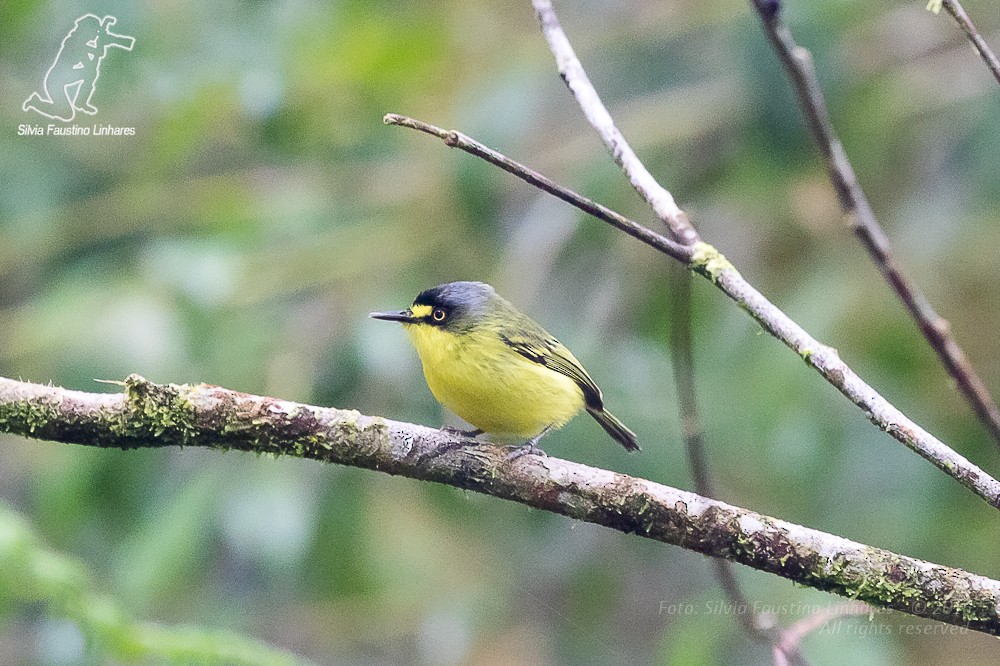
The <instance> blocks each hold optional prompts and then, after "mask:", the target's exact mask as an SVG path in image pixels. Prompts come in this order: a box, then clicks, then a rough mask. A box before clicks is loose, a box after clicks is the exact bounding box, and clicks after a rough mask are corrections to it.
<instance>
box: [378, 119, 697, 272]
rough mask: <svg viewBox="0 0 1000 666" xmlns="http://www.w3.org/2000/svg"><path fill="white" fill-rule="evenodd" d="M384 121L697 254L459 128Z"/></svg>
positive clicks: (687, 257)
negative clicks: (407, 129)
mask: <svg viewBox="0 0 1000 666" xmlns="http://www.w3.org/2000/svg"><path fill="white" fill-rule="evenodd" d="M382 120H383V121H384V122H385V124H386V125H398V126H400V127H408V128H410V129H415V130H417V131H420V132H423V133H424V134H430V135H431V136H436V137H437V138H439V139H441V140H442V141H444V142H445V144H447V145H449V146H451V147H452V148H459V149H460V150H464V151H465V152H467V153H469V154H471V155H475V156H476V157H479V158H482V159H484V160H486V161H487V162H489V163H490V164H492V165H494V166H498V167H500V168H501V169H503V170H504V171H506V172H508V173H512V174H514V175H515V176H517V177H518V178H520V179H521V180H523V181H525V182H526V183H529V184H530V185H534V186H535V187H537V188H538V189H540V190H542V191H544V192H548V193H549V194H551V195H552V196H554V197H557V198H559V199H562V200H563V201H565V202H566V203H568V204H570V205H571V206H575V207H576V208H579V209H580V210H582V211H583V212H585V213H587V214H588V215H593V216H594V217H596V218H597V219H599V220H603V221H605V222H607V223H608V224H610V225H611V226H613V227H617V228H618V229H621V230H622V231H624V232H625V233H627V234H628V235H629V236H632V237H633V238H637V239H638V240H641V241H642V242H643V243H646V244H647V245H649V246H650V247H654V248H656V249H657V250H659V251H660V252H663V253H664V254H666V255H668V256H670V257H673V258H674V259H677V260H678V261H681V262H684V263H688V262H690V261H691V258H692V257H693V256H694V250H692V249H691V248H690V247H687V246H685V245H682V244H681V243H678V242H677V241H673V240H671V239H669V238H667V237H666V236H664V235H663V234H658V233H656V232H655V231H652V230H651V229H648V228H646V227H644V226H642V225H641V224H639V223H638V222H634V221H632V220H630V219H628V218H627V217H624V216H622V215H619V214H618V213H616V212H615V211H613V210H611V209H610V208H607V207H606V206H602V205H601V204H599V203H595V202H593V201H591V200H590V199H588V198H587V197H584V196H581V195H579V194H577V193H576V192H574V191H572V190H570V189H567V188H565V187H563V186H562V185H558V184H556V183H555V182H554V181H553V180H551V179H549V178H547V177H545V176H543V175H542V174H540V173H538V172H537V171H534V170H532V169H529V168H528V167H526V166H524V165H523V164H521V163H519V162H515V161H514V160H512V159H510V158H509V157H507V156H506V155H504V154H502V153H498V152H497V151H495V150H493V149H492V148H488V147H486V146H484V145H483V144H481V143H479V142H478V141H476V140H475V139H473V138H471V137H469V136H467V135H465V134H462V133H461V132H459V131H456V130H445V129H441V128H440V127H437V126H436V125H431V124H430V123H425V122H423V121H420V120H416V119H414V118H409V117H407V116H401V115H399V114H397V113H387V114H386V115H385V117H384V118H383V119H382Z"/></svg>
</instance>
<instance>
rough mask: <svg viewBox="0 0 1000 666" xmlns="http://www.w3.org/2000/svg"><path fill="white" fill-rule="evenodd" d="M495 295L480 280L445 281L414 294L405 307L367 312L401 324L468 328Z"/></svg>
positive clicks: (450, 328) (479, 316)
mask: <svg viewBox="0 0 1000 666" xmlns="http://www.w3.org/2000/svg"><path fill="white" fill-rule="evenodd" d="M498 298H499V297H498V296H497V294H496V292H495V291H494V290H493V287H491V286H490V285H488V284H485V283H483V282H448V283H447V284H441V285H438V286H436V287H433V288H431V289H427V290H425V291H422V292H420V293H419V294H417V297H416V298H415V299H413V305H411V306H410V307H409V309H407V310H403V311H402V312H398V313H393V312H373V313H372V314H371V316H372V317H375V318H376V319H387V320H390V321H398V322H401V323H403V324H428V325H430V326H440V327H441V328H445V329H449V330H456V329H468V328H471V327H472V326H473V325H475V323H476V322H478V321H480V320H481V315H482V314H483V313H485V312H486V311H487V309H488V307H489V306H490V304H491V303H493V302H494V301H495V300H496V299H498Z"/></svg>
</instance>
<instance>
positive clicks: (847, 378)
mask: <svg viewBox="0 0 1000 666" xmlns="http://www.w3.org/2000/svg"><path fill="white" fill-rule="evenodd" d="M384 120H385V122H386V123H387V124H389V125H399V126H402V127H409V128H412V129H418V130H420V131H421V132H424V133H426V134H430V135H431V136H436V137H438V138H439V139H442V140H443V141H444V142H445V143H446V144H447V145H449V146H451V147H453V148H458V149H460V150H463V151H465V152H467V153H470V154H472V155H475V156H477V157H480V158H482V159H484V160H486V161H487V162H490V163H491V164H495V165H497V166H499V167H501V168H502V169H504V170H505V171H507V172H509V173H511V174H513V175H515V176H517V177H518V178H520V179H522V180H524V181H525V182H527V183H530V184H532V185H535V186H536V187H539V188H540V189H542V190H544V191H546V192H549V193H551V194H553V195H555V196H557V197H559V198H560V199H562V200H563V201H566V202H567V203H569V204H572V205H573V206H576V207H577V208H579V209H580V210H582V211H583V212H585V213H588V214H590V215H593V216H594V217H596V218H598V219H599V220H603V221H605V222H607V223H609V224H611V225H613V226H615V227H618V228H619V229H622V230H624V231H625V232H626V233H628V234H629V235H630V236H632V237H633V238H636V239H638V240H640V241H642V242H644V243H646V244H647V245H649V246H650V247H652V248H655V249H657V250H659V251H660V252H662V253H664V254H666V255H668V256H670V257H673V258H674V259H677V260H678V261H681V262H683V263H684V264H685V265H686V266H687V267H688V268H689V269H691V270H692V271H694V272H695V273H698V274H699V275H701V276H702V277H704V278H706V279H708V280H710V281H711V282H712V284H714V285H715V286H716V287H718V288H719V289H720V290H721V291H722V292H723V293H724V294H726V295H727V296H729V298H731V299H732V300H733V301H735V302H736V303H737V304H738V305H739V306H740V307H741V308H742V309H743V310H745V311H746V312H747V313H748V314H749V315H750V316H751V317H753V318H754V320H756V321H757V323H758V324H760V325H761V327H762V328H763V329H764V330H765V331H767V332H768V333H770V334H771V335H773V336H774V337H776V338H777V339H778V340H780V341H781V342H783V343H784V344H785V345H787V346H788V347H789V348H791V349H792V350H794V351H795V353H797V354H798V355H799V356H800V357H801V358H802V359H803V360H804V361H805V362H806V364H807V365H808V366H810V367H811V368H813V369H815V370H816V371H817V372H819V374H820V375H822V376H823V378H824V379H826V381H828V382H829V383H830V384H832V385H833V386H834V387H836V389H837V390H838V391H840V392H841V393H842V394H843V395H844V396H845V397H847V399H849V400H850V401H851V402H853V403H854V404H855V405H857V406H858V407H859V408H860V409H861V410H862V411H863V412H864V413H865V415H866V416H867V417H868V419H869V420H870V421H871V422H872V423H874V424H875V425H876V426H878V427H879V428H880V429H881V430H884V431H885V432H887V433H888V434H890V435H891V436H892V437H893V438H895V439H896V440H897V441H899V442H902V443H903V444H905V445H906V446H907V447H908V448H910V449H911V450H913V451H914V452H916V453H917V454H918V455H920V456H922V457H923V458H925V459H927V460H928V461H930V462H931V463H933V464H934V465H935V466H936V467H937V468H938V469H940V470H941V471H943V472H944V473H945V474H947V475H948V476H951V477H952V478H954V479H955V480H957V481H958V482H959V483H961V484H962V485H963V486H965V487H966V488H968V489H970V490H971V491H972V492H974V493H975V494H976V495H978V496H979V497H981V498H982V499H984V500H985V501H986V502H988V503H989V504H990V505H991V506H993V507H994V508H1000V482H998V481H997V480H996V479H994V478H993V477H992V476H990V475H989V474H987V473H986V472H985V471H983V470H981V469H980V468H979V467H977V466H976V465H974V464H972V463H971V462H970V461H969V460H967V459H966V458H965V457H964V456H962V455H960V454H959V453H957V452H956V451H954V450H952V449H951V448H949V447H948V446H947V445H946V444H945V443H944V442H942V441H941V440H939V439H937V438H936V437H934V436H933V435H931V434H930V433H929V432H927V431H926V430H924V429H923V428H921V427H920V426H919V425H917V424H916V423H914V422H913V421H912V420H910V419H909V418H908V417H907V416H905V415H904V414H903V413H902V412H900V411H899V410H898V409H896V408H895V407H894V406H893V405H892V404H891V403H890V402H889V401H888V400H886V399H885V398H884V397H882V396H881V395H880V394H879V393H878V392H877V391H876V390H875V389H874V388H872V387H871V386H869V385H868V384H866V383H865V382H864V381H863V380H862V379H861V378H860V377H859V376H858V375H857V374H856V373H855V372H854V371H853V370H852V369H851V368H850V367H849V366H848V365H847V364H846V363H844V362H843V361H842V360H841V359H840V356H839V355H838V354H837V350H836V349H834V348H833V347H828V346H826V345H824V344H822V343H820V342H819V341H818V340H816V339H815V338H813V337H812V336H811V335H809V334H808V333H807V332H806V331H805V329H803V328H802V327H801V326H799V325H798V324H796V323H795V322H794V321H793V320H792V319H791V318H790V317H789V316H788V315H786V314H785V313H784V312H782V311H781V310H780V309H779V308H778V307H777V306H775V305H774V304H773V303H771V302H770V301H768V300H767V299H766V298H765V297H764V296H763V295H762V294H761V293H760V292H759V291H757V290H756V289H755V288H754V287H753V285H751V284H750V283H749V282H747V281H746V280H745V279H744V278H743V276H742V275H740V273H739V271H737V270H736V269H735V268H734V267H733V265H732V264H730V263H729V261H727V260H726V258H725V257H724V256H722V254H721V253H720V252H719V251H718V250H716V249H715V248H714V247H713V246H711V245H709V244H708V243H703V242H699V243H696V244H695V245H693V246H687V245H681V244H679V243H676V242H675V241H672V240H670V239H669V238H666V237H665V236H662V235H661V234H658V233H656V232H655V231H652V230H650V229H647V228H646V227H644V226H642V225H641V224H639V223H638V222H635V221H633V220H629V219H627V218H625V217H622V216H621V215H619V214H617V213H614V212H613V211H611V210H610V209H608V208H605V207H604V206H601V205H600V204H595V203H594V202H592V201H590V200H589V199H586V198H585V197H582V196H580V195H579V194H576V193H575V192H572V191H571V190H568V189H566V188H564V187H562V186H559V185H556V184H555V183H554V182H553V181H551V180H550V179H548V178H546V177H545V176H542V175H541V174H539V173H537V172H535V171H532V170H531V169H529V168H528V167H526V166H523V165H522V164H520V163H518V162H515V161H514V160H512V159H510V158H509V157H507V156H505V155H502V154H500V153H498V152H496V151H495V150H492V149H490V148H487V147H486V146H484V145H483V144H481V143H479V142H478V141H476V140H475V139H472V138H470V137H468V136H466V135H465V134H462V133H461V132H458V131H455V130H444V129H441V128H440V127H436V126H434V125H431V124H429V123H424V122H421V121H419V120H414V119H412V118H407V117H406V116H400V115H396V114H392V113H390V114H387V115H386V116H385V119H384Z"/></svg>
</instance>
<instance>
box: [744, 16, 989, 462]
mask: <svg viewBox="0 0 1000 666" xmlns="http://www.w3.org/2000/svg"><path fill="white" fill-rule="evenodd" d="M751 1H752V4H753V6H754V7H755V8H756V10H757V13H758V14H759V15H760V19H761V22H762V23H763V25H764V32H765V33H766V34H767V39H768V41H769V42H770V43H771V46H772V47H773V48H774V50H775V52H776V53H777V54H778V57H779V58H780V60H781V62H782V64H783V65H784V67H785V70H786V71H787V72H788V75H789V77H790V78H791V79H792V83H793V86H794V88H795V92H796V94H797V95H798V97H799V103H800V104H801V105H802V108H803V110H804V111H805V114H806V118H807V119H808V122H809V128H810V130H811V131H812V134H813V138H814V139H815V141H816V143H817V144H818V146H819V149H820V152H821V153H822V154H823V158H824V160H825V161H826V170H827V173H828V174H829V176H830V180H831V181H832V182H833V186H834V189H836V191H837V197H838V199H839V200H840V206H841V208H842V209H843V211H844V213H845V214H846V215H847V216H848V219H849V220H850V221H851V225H852V227H853V229H854V233H855V235H856V236H857V237H858V240H860V241H861V244H862V245H863V246H864V248H865V250H867V251H868V254H869V255H870V256H871V258H872V261H874V262H875V265H876V266H877V267H878V269H879V270H880V271H881V272H882V275H883V277H884V278H885V280H886V282H888V283H889V286H890V287H892V289H893V291H895V292H896V295H897V296H898V297H899V299H900V300H901V301H902V302H903V305H905V306H906V309H907V310H908V311H909V313H910V316H911V317H913V319H914V321H916V323H917V325H918V326H919V327H920V331H921V332H922V333H923V335H924V337H925V338H926V339H927V342H928V343H929V344H930V345H931V347H932V348H933V349H934V351H935V352H936V353H937V355H938V357H939V358H940V359H941V363H942V364H943V365H944V367H945V369H946V370H947V372H948V374H949V375H951V376H952V378H954V380H955V383H956V385H957V386H958V388H959V390H960V391H961V392H962V395H963V396H964V397H965V399H966V401H967V402H968V403H969V405H970V406H971V407H972V409H973V411H975V413H976V415H977V416H978V417H979V420H980V421H981V422H982V424H983V425H984V426H985V427H986V429H987V431H989V433H990V435H991V436H992V437H993V439H994V440H995V441H996V443H997V444H998V445H1000V408H997V404H996V401H995V400H994V399H993V396H992V395H990V391H989V389H988V388H987V387H986V383H985V382H984V381H983V380H982V378H981V377H980V376H979V374H978V373H977V372H976V370H975V368H973V367H972V363H970V362H969V359H968V357H966V355H965V352H964V351H962V348H961V347H960V346H959V345H958V342H956V341H955V338H954V336H952V334H951V328H950V326H949V325H948V322H947V321H945V320H944V319H943V318H942V317H941V316H940V315H938V314H937V312H935V311H934V308H933V307H931V304H930V302H929V301H928V300H927V298H926V296H924V294H923V292H922V291H921V290H920V288H919V287H918V286H917V285H916V284H914V283H913V282H911V281H910V280H909V279H908V278H907V277H906V276H905V275H904V274H903V272H902V270H901V269H900V267H899V265H898V264H897V263H896V261H895V259H894V258H893V256H892V250H891V245H890V243H889V238H888V237H887V236H886V235H885V232H884V231H883V230H882V228H881V227H880V226H879V224H878V221H877V220H876V219H875V213H874V212H872V208H871V206H870V205H869V204H868V199H867V197H865V193H864V192H863V191H862V189H861V186H860V185H859V184H858V179H857V176H856V175H855V173H854V168H853V167H852V166H851V162H850V160H849V159H848V158H847V152H846V151H845V150H844V146H843V144H841V142H840V139H838V138H837V135H836V133H835V131H834V129H833V123H831V122H830V116H829V113H828V112H827V108H826V101H825V100H824V97H823V90H822V88H821V87H820V85H819V77H818V76H817V74H816V68H815V66H814V65H813V59H812V55H811V54H810V53H809V51H808V50H807V49H805V48H803V47H802V46H799V45H798V44H796V43H795V39H794V38H793V37H792V33H791V31H790V30H789V29H788V26H787V25H786V24H785V23H784V21H782V19H781V14H780V11H779V10H778V5H777V3H774V2H767V1H765V0H751ZM949 11H951V9H949Z"/></svg>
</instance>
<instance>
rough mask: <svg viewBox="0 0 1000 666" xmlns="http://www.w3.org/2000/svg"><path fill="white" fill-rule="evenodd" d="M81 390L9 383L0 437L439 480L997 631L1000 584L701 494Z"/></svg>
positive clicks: (216, 404) (266, 408) (434, 437)
mask: <svg viewBox="0 0 1000 666" xmlns="http://www.w3.org/2000/svg"><path fill="white" fill-rule="evenodd" d="M124 384H125V386H124V392H123V393H115V394H108V393H84V392H82V391H70V390H66V389H62V388H59V387H54V386H43V385H39V384H29V383H27V382H20V381H16V380H13V379H4V378H0V432H8V433H13V434H19V435H24V436H27V437H33V438H37V439H47V440H53V441H59V442H66V443H75V444H84V445H87V446H96V447H102V448H117V449H137V448H162V447H166V446H188V447H191V446H199V447H207V448H211V449H217V450H229V449H237V450H241V451H252V452H255V453H258V454H272V455H289V456H294V457H298V458H309V459H313V460H320V461H324V462H331V463H338V464H341V465H350V466H353V467H360V468H364V469H372V470H378V471H381V472H385V473H387V474H395V475H400V476H405V477H409V478H412V479H418V480H423V481H434V482H437V483H443V484H446V485H450V486H453V487H456V488H462V489H465V490H472V491H475V492H479V493H483V494H485V495H492V496H494V497H499V498H502V499H507V500H510V501H514V502H519V503H521V504H525V505H527V506H531V507H534V508H537V509H541V510H544V511H550V512H552V513H558V514H561V515H564V516H568V517H571V518H575V519H577V520H582V521H586V522H590V523H595V524H598V525H603V526H605V527H609V528H611V529H614V530H618V531H620V532H623V533H625V534H638V535H639V536H642V537H645V538H648V539H653V540H656V541H662V542H664V543H669V544H673V545H676V546H681V547H682V548H686V549H689V550H692V551H695V552H698V553H702V554H704V555H710V556H712V557H723V558H726V559H729V560H732V561H734V562H739V563H741V564H745V565H747V566H749V567H753V568H755V569H758V570H760V571H765V572H768V573H773V574H776V575H779V576H782V577H784V578H787V579H789V580H792V581H795V582H797V583H800V584H802V585H806V586H809V587H814V588H816V589H819V590H825V591H829V592H833V593H835V594H840V595H843V596H846V597H850V598H852V599H857V600H860V601H865V602H868V603H870V604H872V605H874V606H879V607H884V608H891V609H894V610H899V611H902V612H904V613H908V614H911V615H915V616H918V617H924V618H929V619H933V620H938V621H941V622H946V623H949V624H955V625H959V626H963V627H968V628H969V629H973V630H976V631H982V632H985V633H990V634H994V635H1000V581H995V580H991V579H989V578H985V577H983V576H978V575H975V574H971V573H969V572H967V571H963V570H961V569H954V568H951V567H945V566H941V565H938V564H933V563H930V562H925V561H922V560H917V559H914V558H910V557H906V556H903V555H898V554H896V553H892V552H890V551H887V550H883V549H880V548H873V547H871V546H866V545H864V544H860V543H857V542H854V541H850V540H848V539H844V538H842V537H838V536H835V535H832V534H827V533H824V532H820V531H818V530H813V529H809V528H807V527H801V526H799V525H795V524H793V523H789V522H786V521H783V520H778V519H776V518H770V517H768V516H764V515H762V514H759V513H755V512H753V511H748V510H746V509H741V508H739V507H735V506H732V505H729V504H726V503H724V502H719V501H716V500H712V499H709V498H706V497H701V496H700V495H696V494H694V493H690V492H686V491H683V490H678V489H675V488H670V487H668V486H663V485H660V484H658V483H654V482H652V481H647V480H645V479H639V478H635V477H631V476H627V475H625V474H618V473H616V472H612V471H609V470H603V469H597V468H593V467H588V466H586V465H581V464H579V463H574V462H570V461H567V460H560V459H558V458H553V457H539V456H534V455H527V456H522V457H521V458H518V459H517V460H516V461H513V462H511V461H510V460H508V458H507V450H506V449H503V448H498V447H494V446H492V445H489V444H480V443H477V442H474V441H472V440H468V439H463V438H461V437H458V436H456V435H453V434H451V433H448V432H446V431H442V430H437V429H433V428H427V427H424V426H419V425H414V424H410V423H403V422H400V421H391V420H389V419H384V418H380V417H375V416H365V415H363V414H359V413H358V412H356V411H354V410H341V409H332V408H323V407H313V406H310V405H304V404H299V403H294V402H288V401H285V400H278V399H275V398H269V397H262V396H255V395H249V394H246V393H239V392H236V391H230V390H227V389H224V388H221V387H218V386H210V385H206V384H200V385H195V386H192V385H177V384H165V385H161V384H153V383H152V382H149V381H147V380H145V379H143V378H142V377H139V376H138V375H131V376H130V377H129V378H128V379H127V380H126V381H125V383H124Z"/></svg>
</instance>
